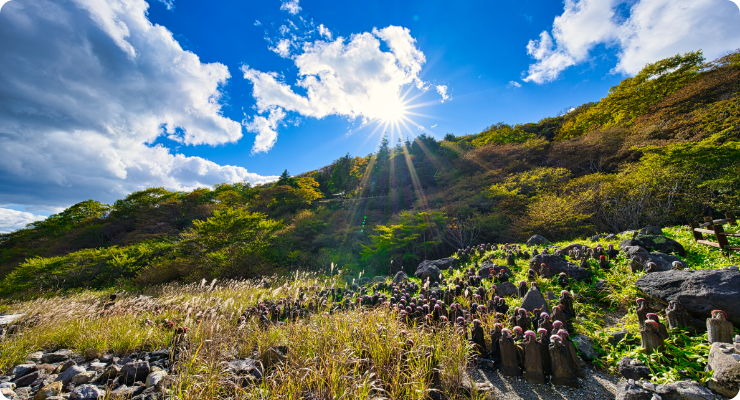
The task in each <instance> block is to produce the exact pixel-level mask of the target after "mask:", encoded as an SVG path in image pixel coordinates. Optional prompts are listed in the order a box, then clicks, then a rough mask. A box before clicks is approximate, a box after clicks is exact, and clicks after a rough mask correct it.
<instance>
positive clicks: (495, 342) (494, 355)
mask: <svg viewBox="0 0 740 400" xmlns="http://www.w3.org/2000/svg"><path fill="white" fill-rule="evenodd" d="M502 328H503V326H502V325H501V324H494V325H493V329H492V330H491V332H490V335H491V360H493V362H494V363H497V364H498V363H500V362H501V352H500V350H499V339H501V330H502Z"/></svg>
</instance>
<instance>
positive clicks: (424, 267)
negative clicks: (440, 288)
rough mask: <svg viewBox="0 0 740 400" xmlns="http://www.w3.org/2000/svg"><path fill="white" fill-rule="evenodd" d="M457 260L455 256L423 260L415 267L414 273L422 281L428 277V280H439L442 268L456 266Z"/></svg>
mask: <svg viewBox="0 0 740 400" xmlns="http://www.w3.org/2000/svg"><path fill="white" fill-rule="evenodd" d="M457 263H458V260H457V259H456V258H452V257H450V258H442V259H439V260H424V261H422V262H421V264H419V266H418V267H416V272H415V273H414V275H415V276H416V277H417V278H419V279H421V280H422V282H423V281H426V280H427V278H429V282H439V281H440V280H441V279H442V271H441V270H443V269H448V268H450V267H454V266H456V265H457Z"/></svg>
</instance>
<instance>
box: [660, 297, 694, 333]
mask: <svg viewBox="0 0 740 400" xmlns="http://www.w3.org/2000/svg"><path fill="white" fill-rule="evenodd" d="M665 315H666V317H668V327H669V328H671V329H676V328H687V327H688V326H689V321H690V320H691V316H690V315H689V313H688V311H686V309H685V308H683V306H682V305H681V303H680V302H679V301H677V300H672V301H671V302H669V303H668V308H666V309H665Z"/></svg>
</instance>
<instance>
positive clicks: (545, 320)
mask: <svg viewBox="0 0 740 400" xmlns="http://www.w3.org/2000/svg"><path fill="white" fill-rule="evenodd" d="M539 328H540V329H545V333H546V334H547V337H548V338H549V337H550V336H551V335H552V321H550V314H548V313H545V312H543V313H542V314H540V321H539ZM538 332H539V330H538Z"/></svg>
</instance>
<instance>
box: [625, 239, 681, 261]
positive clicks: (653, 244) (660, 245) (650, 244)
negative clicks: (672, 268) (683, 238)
mask: <svg viewBox="0 0 740 400" xmlns="http://www.w3.org/2000/svg"><path fill="white" fill-rule="evenodd" d="M627 246H641V247H644V248H646V249H648V250H652V251H659V252H661V253H666V254H668V253H675V254H678V255H679V256H681V257H684V256H686V250H685V249H684V248H683V246H681V243H678V242H677V241H675V240H673V239H671V238H667V237H665V236H661V235H637V236H635V237H634V238H632V239H626V240H623V241H621V242H620V243H619V247H622V248H624V247H627Z"/></svg>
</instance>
